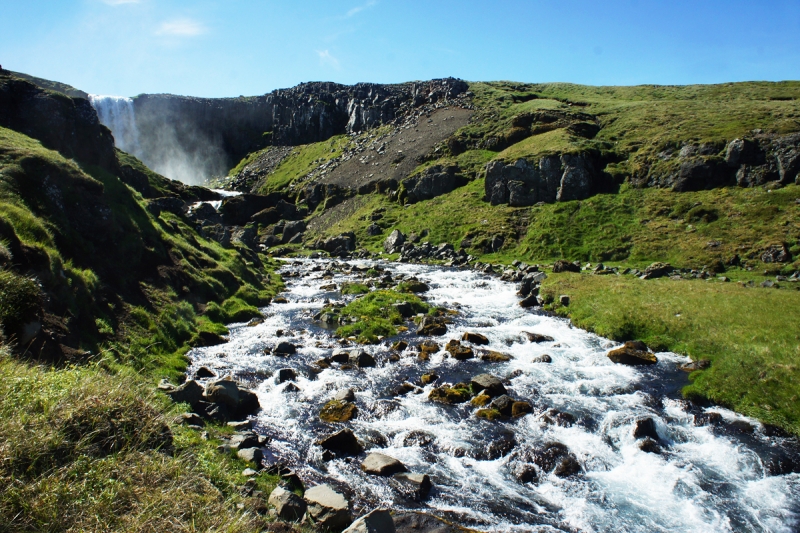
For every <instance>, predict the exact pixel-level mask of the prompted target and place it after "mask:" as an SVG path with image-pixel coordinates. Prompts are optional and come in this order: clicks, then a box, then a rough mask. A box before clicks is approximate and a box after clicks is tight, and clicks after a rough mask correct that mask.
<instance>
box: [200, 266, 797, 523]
mask: <svg viewBox="0 0 800 533" xmlns="http://www.w3.org/2000/svg"><path fill="white" fill-rule="evenodd" d="M327 264H329V263H325V262H324V261H310V260H308V261H299V262H294V263H287V265H286V267H285V268H284V269H283V270H284V273H285V274H286V275H287V277H286V281H287V287H286V293H285V294H284V296H285V297H286V298H287V299H288V303H285V304H273V305H271V306H269V307H267V308H265V309H264V314H265V316H266V320H265V322H264V323H263V324H260V325H257V326H253V327H248V326H245V325H233V326H232V327H231V338H230V342H229V343H227V344H224V345H220V346H215V347H210V348H200V349H196V350H194V351H192V352H191V353H190V357H191V359H192V368H191V369H190V372H192V371H194V370H195V369H196V368H198V367H199V366H208V367H210V368H212V369H213V370H214V371H215V372H217V373H218V374H219V375H225V374H230V375H233V376H234V377H236V378H237V379H240V380H243V381H246V382H249V383H251V384H252V385H253V386H254V388H255V390H256V392H257V394H258V396H259V400H260V403H261V406H262V410H261V412H260V413H259V414H258V415H257V416H256V417H255V418H256V420H255V421H256V429H257V430H258V431H259V432H261V433H264V434H267V435H268V436H269V437H270V438H271V442H270V443H269V445H268V452H269V453H268V456H269V457H271V458H273V459H275V458H277V459H278V460H280V461H282V462H285V463H287V464H289V465H291V466H292V468H294V469H295V470H296V471H297V473H298V474H299V475H300V477H301V479H303V481H304V482H305V483H306V486H310V485H314V484H316V483H319V482H323V481H324V482H333V483H334V484H338V485H339V486H341V487H349V489H348V494H349V495H350V496H351V498H352V499H353V500H354V502H355V504H356V507H357V509H356V511H358V510H369V509H371V508H373V507H375V506H377V505H387V506H390V507H392V508H395V509H399V508H417V509H423V510H428V511H430V512H432V513H435V514H438V515H442V516H446V517H448V518H450V519H452V520H454V521H456V522H458V523H461V524H464V525H468V526H471V527H474V528H476V529H480V530H484V531H507V532H522V531H581V532H583V531H586V532H612V531H615V532H616V531H626V532H648V533H650V532H653V531H656V532H676V531H687V532H698V533H701V532H703V533H705V532H716V531H737V532H738V531H776V532H777V531H786V532H789V531H796V530H797V528H798V523H799V522H798V516H799V515H798V513H800V475H798V474H793V473H790V474H783V475H770V468H769V465H770V464H774V463H775V461H777V460H778V459H776V458H780V457H782V456H786V454H791V453H796V451H793V450H796V442H795V441H794V439H787V438H783V437H776V436H768V434H769V431H768V430H767V428H764V427H762V426H761V425H760V424H759V423H758V422H756V421H753V420H749V419H745V418H744V417H741V416H739V415H737V414H735V413H733V412H730V411H727V410H725V409H721V408H706V409H701V408H698V407H696V406H692V405H690V404H689V403H688V402H685V401H683V400H681V399H680V395H679V392H678V391H679V389H680V387H681V386H682V385H683V384H685V383H686V378H685V374H683V373H681V372H679V371H678V370H676V367H677V365H678V364H680V363H683V362H686V361H687V360H688V359H687V358H685V357H681V356H678V355H675V354H671V353H660V354H658V358H659V363H658V364H657V365H655V366H653V367H646V368H644V367H636V368H634V367H628V366H623V365H616V364H613V363H612V362H610V361H609V359H608V358H607V357H606V355H605V354H606V353H607V351H608V350H609V349H610V348H613V347H614V346H615V343H613V342H611V341H609V340H607V339H603V338H601V337H598V336H596V335H593V334H590V333H587V332H585V331H582V330H580V329H577V328H574V327H572V326H571V325H570V323H569V322H568V321H567V320H563V319H558V318H553V317H549V316H544V315H542V314H537V313H536V312H531V311H530V310H525V309H522V308H521V307H519V305H518V304H517V302H518V300H519V298H518V297H517V296H516V295H515V291H516V287H515V286H514V285H513V284H510V283H506V282H503V281H500V280H499V279H497V278H495V277H491V276H487V275H484V274H480V273H476V272H473V271H468V270H461V271H459V270H450V269H443V268H438V267H430V266H420V265H408V264H392V263H385V264H383V266H384V267H385V268H386V269H387V271H390V272H391V273H392V274H393V275H398V274H400V275H413V276H416V277H417V278H419V279H420V280H422V281H425V282H426V283H428V284H429V285H430V286H431V290H430V291H429V292H428V293H427V294H426V296H427V298H428V299H429V302H430V303H432V304H435V305H441V306H445V307H448V308H454V309H458V311H459V315H458V316H457V317H456V319H455V323H454V324H452V325H450V326H449V331H448V332H447V334H445V335H443V336H442V337H439V338H437V339H435V340H436V341H437V342H439V344H440V345H442V346H444V344H445V343H446V342H447V341H448V340H449V339H460V338H461V335H462V334H463V333H464V332H467V331H471V332H477V333H481V334H483V335H485V336H487V337H488V338H489V340H490V344H489V346H487V347H486V348H488V349H492V350H496V351H500V352H503V353H506V354H508V355H511V356H513V359H512V360H511V361H509V362H506V363H486V362H482V361H480V360H478V359H474V360H469V361H456V360H454V359H452V358H446V357H445V352H440V353H438V354H436V355H434V356H432V357H431V359H430V360H429V361H421V360H419V358H417V357H416V356H415V355H416V354H414V353H412V349H411V348H409V349H408V350H407V351H406V352H405V353H403V354H402V357H401V359H400V360H399V361H398V362H390V361H389V360H388V355H389V353H390V350H389V341H388V340H387V341H384V343H383V344H381V345H376V346H370V347H366V349H367V351H369V352H371V353H372V354H373V355H375V357H376V359H377V360H378V366H377V367H376V368H367V369H362V370H359V369H352V370H342V369H337V368H331V369H328V370H324V371H322V372H320V373H316V372H313V371H312V366H311V365H312V363H313V362H314V361H317V360H319V359H321V358H322V357H325V356H328V355H330V354H331V352H332V351H334V350H336V349H340V348H341V344H340V341H338V340H337V339H335V338H334V337H333V335H332V332H330V331H329V330H326V329H323V328H322V327H321V325H320V324H319V323H317V322H315V321H314V320H313V315H314V314H315V313H316V312H317V311H318V310H319V309H320V308H321V307H322V306H323V305H324V301H325V300H326V299H330V300H331V301H337V300H342V296H341V295H340V294H339V293H338V292H335V291H326V290H323V289H322V288H321V287H323V286H325V285H326V284H330V283H336V284H337V285H338V284H340V283H341V282H342V281H347V280H351V279H353V277H354V275H355V274H356V272H352V273H347V270H348V269H349V267H347V265H342V266H345V267H346V268H345V269H344V270H345V271H344V272H338V273H335V274H334V277H333V279H322V277H323V272H321V271H320V270H319V265H327ZM350 264H351V265H360V266H364V265H367V264H369V263H364V262H351V263H350ZM315 267H316V270H315ZM346 298H348V299H349V298H351V297H346ZM280 330H282V333H281V334H282V337H280V340H288V341H290V342H293V343H294V344H296V345H298V347H299V348H298V353H297V354H296V355H293V356H291V357H288V358H283V357H276V356H269V355H264V354H263V350H264V348H266V347H272V346H274V345H275V344H276V343H277V342H278V332H279V331H280ZM524 331H528V332H534V333H541V334H545V335H549V336H552V337H553V338H554V339H555V341H554V342H545V343H539V344H536V343H531V342H529V341H528V338H527V337H526V336H525V335H524V334H523V333H522V332H524ZM404 335H405V338H407V339H408V340H409V342H410V344H411V345H412V346H413V345H414V344H416V342H418V341H419V340H421V339H420V338H419V337H417V336H416V335H414V334H413V333H406V334H404ZM392 340H396V339H392ZM545 353H546V354H549V355H550V356H552V363H551V364H544V363H535V362H533V359H534V358H535V357H537V356H540V355H542V354H545ZM287 367H290V368H293V369H295V370H296V371H297V374H298V379H297V380H296V385H297V387H299V389H300V391H299V392H287V391H285V390H284V389H286V387H287V386H289V384H288V383H283V384H278V383H277V381H276V379H275V378H273V377H271V374H272V373H274V372H276V371H277V370H278V369H281V368H287ZM430 371H434V372H435V373H437V374H438V375H439V376H441V378H440V380H439V383H443V382H448V383H456V382H459V381H463V380H468V379H469V378H470V377H471V376H474V375H476V374H481V373H485V372H489V373H492V374H494V375H496V376H498V377H500V378H501V379H503V380H504V382H505V383H506V387H507V388H508V390H509V394H510V395H511V396H513V397H515V398H520V399H525V400H528V401H530V402H531V403H532V404H533V405H534V407H535V411H534V413H533V414H531V415H528V416H525V417H522V418H520V419H515V420H506V421H499V422H489V421H486V420H482V419H478V418H476V417H475V415H474V410H475V408H474V407H471V406H470V405H469V403H467V404H462V405H458V406H447V405H442V404H437V403H434V402H431V401H430V400H428V393H429V392H430V390H431V388H432V386H431V385H428V386H426V387H424V389H425V390H424V393H422V394H414V393H411V394H406V395H404V396H395V395H394V394H393V393H392V392H391V391H392V390H393V388H394V387H396V386H397V385H398V384H400V383H402V382H403V381H410V382H414V383H418V381H419V377H420V376H421V375H422V374H424V373H426V372H430ZM346 388H353V389H355V390H356V404H357V406H358V408H359V416H358V417H356V418H355V419H354V420H352V421H351V422H349V423H347V424H346V425H347V426H349V427H351V428H352V429H353V431H354V432H355V434H356V435H357V436H358V437H359V438H360V439H362V440H363V441H364V442H365V443H366V445H367V447H368V448H371V449H372V450H373V451H375V450H378V449H380V451H381V452H382V453H385V454H387V455H390V456H393V457H395V458H397V459H399V460H401V461H402V462H403V463H404V464H405V465H406V466H407V467H408V469H409V470H410V471H412V472H419V473H427V474H429V475H430V476H431V479H432V481H433V483H434V490H433V492H432V493H431V496H430V498H429V499H427V500H426V501H424V502H422V503H421V504H416V503H414V502H410V501H406V500H404V499H403V498H402V497H401V496H400V495H399V494H398V493H397V492H395V491H394V489H393V488H392V485H391V483H390V482H389V481H388V480H387V479H385V478H377V477H373V476H370V475H367V474H365V473H363V472H361V470H360V469H359V464H360V458H356V459H355V460H348V459H335V460H333V461H329V462H324V461H323V460H322V453H321V450H320V449H319V447H317V446H314V444H313V443H314V441H315V440H317V439H319V438H320V437H322V436H324V435H327V434H329V433H331V432H332V431H334V430H335V429H338V428H333V427H331V426H329V425H326V424H323V423H321V422H320V420H319V418H318V413H319V409H320V408H321V407H322V405H323V404H324V403H325V402H326V401H327V400H329V399H330V398H331V397H332V396H333V394H334V393H335V392H336V391H339V390H342V389H346ZM549 409H556V410H557V411H560V412H563V413H569V414H571V415H572V416H573V417H574V419H575V422H574V423H572V424H569V423H567V424H564V425H558V424H554V423H548V420H547V413H546V412H547V410H549ZM710 413H718V414H719V415H721V417H722V422H721V423H718V424H716V425H713V424H710V425H702V424H698V423H697V420H699V419H702V418H704V417H705V418H708V417H709V414H710ZM551 416H552V412H551ZM644 417H650V418H652V419H654V420H655V422H656V428H657V431H658V435H659V437H660V438H661V445H662V449H663V451H662V453H661V454H653V453H645V452H644V451H642V450H641V449H640V448H639V445H638V441H637V440H636V439H635V438H634V437H633V428H634V424H635V422H636V420H637V419H641V418H644ZM751 428H755V430H754V431H752V432H750V429H751ZM547 442H560V443H563V444H564V445H566V446H567V447H568V448H569V450H570V451H571V452H572V453H573V454H574V456H575V457H576V458H577V459H578V461H579V463H580V464H581V467H582V472H581V473H579V474H577V475H574V476H571V477H568V478H559V477H557V476H555V475H554V474H549V475H548V474H547V473H544V474H540V476H539V480H538V482H536V483H520V482H519V481H518V480H517V478H515V476H514V475H513V471H514V467H515V464H516V462H517V461H519V459H520V457H521V456H522V455H524V453H525V452H526V450H532V449H537V448H541V446H542V445H543V444H544V443H547ZM498 444H499V445H498ZM509 450H510V451H509Z"/></svg>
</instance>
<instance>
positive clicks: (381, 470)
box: [361, 453, 407, 476]
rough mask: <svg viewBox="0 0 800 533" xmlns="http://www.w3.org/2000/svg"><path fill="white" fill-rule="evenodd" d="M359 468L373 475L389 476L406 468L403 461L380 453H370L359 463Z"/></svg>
mask: <svg viewBox="0 0 800 533" xmlns="http://www.w3.org/2000/svg"><path fill="white" fill-rule="evenodd" d="M361 470H363V471H364V472H366V473H367V474H372V475H374V476H391V475H392V474H396V473H398V472H405V471H406V470H407V469H406V467H405V465H404V464H403V463H401V462H400V461H398V460H397V459H395V458H394V457H389V456H388V455H384V454H382V453H371V454H369V455H368V456H367V458H366V459H364V462H362V463H361Z"/></svg>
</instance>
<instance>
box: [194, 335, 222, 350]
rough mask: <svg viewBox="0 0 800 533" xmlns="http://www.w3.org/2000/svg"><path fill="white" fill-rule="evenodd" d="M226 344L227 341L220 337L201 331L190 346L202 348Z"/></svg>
mask: <svg viewBox="0 0 800 533" xmlns="http://www.w3.org/2000/svg"><path fill="white" fill-rule="evenodd" d="M226 342H228V339H226V338H225V337H223V336H222V335H219V334H217V333H213V332H211V331H201V332H199V333H198V334H197V335H196V336H195V338H194V339H192V341H191V343H190V344H191V345H192V347H193V348H204V347H207V346H219V345H220V344H225V343H226Z"/></svg>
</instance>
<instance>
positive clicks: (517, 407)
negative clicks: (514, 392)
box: [511, 401, 533, 418]
mask: <svg viewBox="0 0 800 533" xmlns="http://www.w3.org/2000/svg"><path fill="white" fill-rule="evenodd" d="M532 412H533V406H532V405H531V404H530V402H524V401H519V402H514V403H513V404H511V416H512V417H514V418H519V417H521V416H525V415H527V414H529V413H532Z"/></svg>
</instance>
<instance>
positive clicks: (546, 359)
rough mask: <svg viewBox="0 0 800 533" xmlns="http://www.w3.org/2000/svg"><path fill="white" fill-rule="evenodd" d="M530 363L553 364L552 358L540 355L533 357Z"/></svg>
mask: <svg viewBox="0 0 800 533" xmlns="http://www.w3.org/2000/svg"><path fill="white" fill-rule="evenodd" d="M531 362H532V363H552V362H553V358H552V357H550V356H549V355H547V354H542V355H540V356H538V357H534V358H533V359H531Z"/></svg>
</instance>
